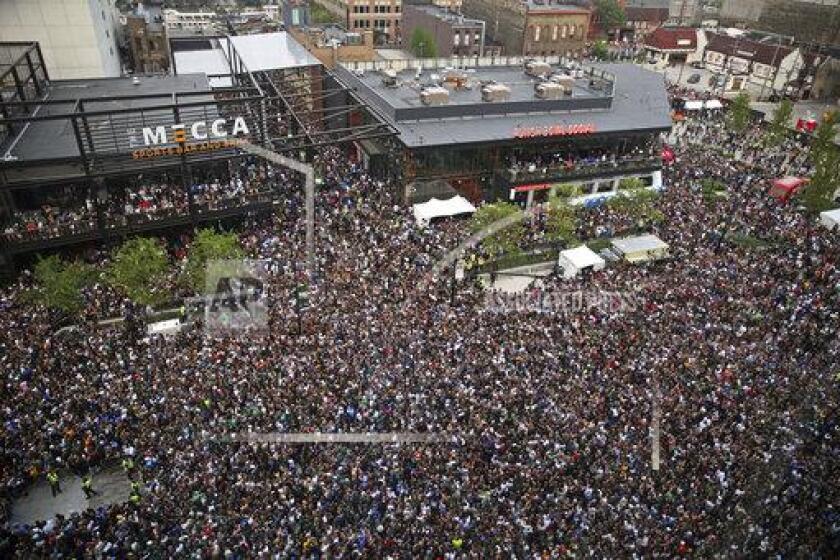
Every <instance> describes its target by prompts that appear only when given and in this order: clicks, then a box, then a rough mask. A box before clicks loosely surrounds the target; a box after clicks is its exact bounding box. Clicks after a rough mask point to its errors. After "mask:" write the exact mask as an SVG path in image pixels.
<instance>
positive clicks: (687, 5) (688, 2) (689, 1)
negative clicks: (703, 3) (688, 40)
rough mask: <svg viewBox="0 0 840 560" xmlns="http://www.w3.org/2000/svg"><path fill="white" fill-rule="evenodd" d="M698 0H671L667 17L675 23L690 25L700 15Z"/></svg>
mask: <svg viewBox="0 0 840 560" xmlns="http://www.w3.org/2000/svg"><path fill="white" fill-rule="evenodd" d="M701 14H702V11H701V9H700V1H699V0H671V2H670V4H669V5H668V19H669V21H670V22H671V23H673V24H675V25H691V24H692V23H694V22H696V21H697V20H698V19H699V17H700V16H701Z"/></svg>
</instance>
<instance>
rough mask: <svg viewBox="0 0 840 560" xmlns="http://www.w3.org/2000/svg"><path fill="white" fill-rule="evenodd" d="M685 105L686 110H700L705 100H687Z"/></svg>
mask: <svg viewBox="0 0 840 560" xmlns="http://www.w3.org/2000/svg"><path fill="white" fill-rule="evenodd" d="M684 107H685V110H686V111H699V110H700V109H702V108H703V102H702V101H686V102H685V105H684Z"/></svg>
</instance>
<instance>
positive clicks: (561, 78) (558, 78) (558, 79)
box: [550, 74, 575, 91]
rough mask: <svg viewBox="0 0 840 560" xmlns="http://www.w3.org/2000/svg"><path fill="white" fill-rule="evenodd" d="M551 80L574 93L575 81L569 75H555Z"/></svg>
mask: <svg viewBox="0 0 840 560" xmlns="http://www.w3.org/2000/svg"><path fill="white" fill-rule="evenodd" d="M550 80H551V82H553V83H555V84H560V85H561V86H563V87H564V88H566V89H568V90H569V91H572V88H573V87H575V79H574V78H573V77H571V76H569V75H567V74H554V75H553V76H552V77H551V78H550Z"/></svg>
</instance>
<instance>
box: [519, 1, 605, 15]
mask: <svg viewBox="0 0 840 560" xmlns="http://www.w3.org/2000/svg"><path fill="white" fill-rule="evenodd" d="M578 2H579V4H575V2H574V0H566V1H565V2H557V1H555V0H522V4H523V5H524V6H525V9H526V10H527V11H529V12H568V13H572V14H587V15H588V14H589V13H590V11H589V5H588V2H587V1H586V0H578Z"/></svg>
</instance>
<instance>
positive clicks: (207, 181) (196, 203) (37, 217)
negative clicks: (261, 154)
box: [3, 158, 274, 242]
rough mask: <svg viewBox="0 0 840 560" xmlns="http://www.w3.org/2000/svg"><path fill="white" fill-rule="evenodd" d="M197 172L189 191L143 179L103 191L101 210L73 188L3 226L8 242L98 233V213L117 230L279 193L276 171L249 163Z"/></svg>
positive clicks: (168, 179)
mask: <svg viewBox="0 0 840 560" xmlns="http://www.w3.org/2000/svg"><path fill="white" fill-rule="evenodd" d="M196 173H197V174H198V175H199V176H195V177H190V181H189V185H190V186H189V187H188V188H186V189H185V187H184V182H183V180H182V178H181V177H180V176H174V175H166V174H164V175H159V176H156V177H154V178H148V179H146V178H144V177H142V176H140V177H138V178H137V180H136V181H135V182H133V183H132V184H129V185H121V186H122V187H123V188H122V189H117V188H110V189H106V190H104V191H103V193H102V196H101V198H100V199H99V203H98V205H99V206H100V208H99V210H97V202H96V201H95V200H94V199H93V198H90V197H86V196H84V195H83V194H82V195H81V196H80V192H83V191H84V190H86V189H82V190H79V189H72V188H70V189H67V190H65V191H61V192H59V193H57V196H55V197H54V198H55V200H49V201H47V202H46V203H45V204H43V205H42V206H41V207H40V208H37V209H33V210H25V211H18V212H16V213H15V216H14V221H12V222H11V223H8V224H6V225H5V226H4V227H3V233H4V237H5V238H6V239H7V240H8V241H11V242H17V241H31V240H37V239H50V238H54V237H59V236H64V235H73V234H77V233H84V232H87V231H90V230H95V229H96V228H97V227H98V221H97V213H99V214H101V216H102V220H103V223H104V225H105V227H108V228H116V227H122V226H125V225H129V224H131V225H134V224H138V223H143V222H149V221H155V220H161V219H164V218H168V217H172V216H183V215H186V214H188V213H189V212H190V200H192V207H193V209H194V211H196V212H198V213H207V212H214V211H216V210H222V209H224V208H227V207H229V206H241V205H244V204H250V203H253V202H256V201H259V200H265V199H267V198H270V196H271V195H272V193H274V190H273V189H272V181H273V178H272V176H271V173H272V171H271V169H270V168H267V167H266V166H264V165H260V164H259V163H258V162H256V161H254V160H253V159H250V158H248V159H245V160H242V161H231V162H229V163H227V164H226V165H224V166H222V168H218V167H214V168H212V169H208V170H200V169H199V170H196ZM80 198H81V200H82V201H81V202H79V199H80Z"/></svg>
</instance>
